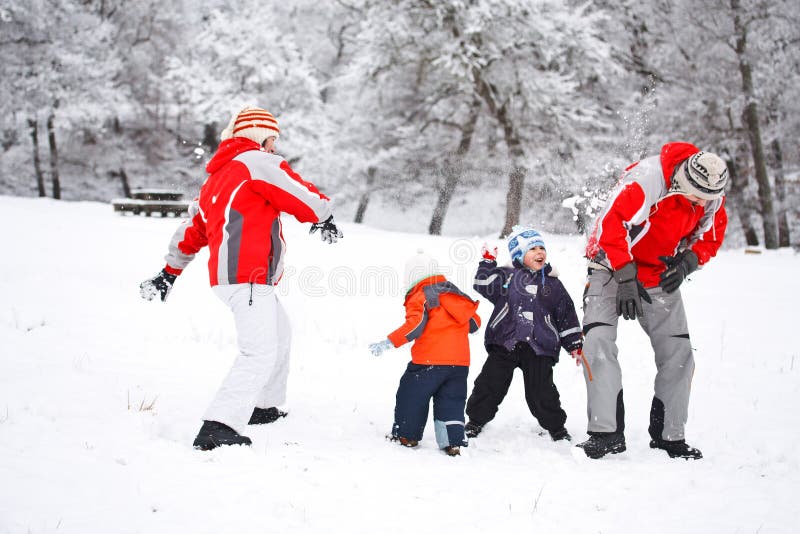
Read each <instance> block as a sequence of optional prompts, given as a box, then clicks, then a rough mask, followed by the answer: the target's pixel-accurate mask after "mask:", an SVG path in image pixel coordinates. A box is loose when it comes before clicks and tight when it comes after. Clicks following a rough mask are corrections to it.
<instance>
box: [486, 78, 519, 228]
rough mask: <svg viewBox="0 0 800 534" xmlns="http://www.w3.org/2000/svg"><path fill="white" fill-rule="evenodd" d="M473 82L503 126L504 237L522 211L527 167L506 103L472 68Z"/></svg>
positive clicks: (493, 115) (492, 113)
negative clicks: (505, 169)
mask: <svg viewBox="0 0 800 534" xmlns="http://www.w3.org/2000/svg"><path fill="white" fill-rule="evenodd" d="M473 82H474V83H475V85H476V87H475V88H476V90H477V93H478V95H479V96H480V97H481V98H482V99H483V101H484V102H485V103H486V107H487V108H488V109H489V113H490V114H491V115H492V117H494V119H495V120H497V122H498V123H499V124H500V126H501V127H502V128H503V139H504V140H505V142H506V148H507V149H508V155H509V158H510V160H511V170H510V171H509V173H508V192H507V193H506V220H505V223H504V224H503V230H502V231H501V232H500V237H501V238H504V237H505V236H507V235H508V234H510V233H511V229H512V228H513V227H514V225H515V224H517V223H519V216H520V213H521V211H522V190H523V187H524V186H525V176H526V175H527V174H528V169H527V167H525V165H524V164H523V163H522V161H523V159H524V157H525V151H524V150H523V148H522V141H521V140H520V138H519V134H518V133H517V130H516V128H515V127H514V121H513V120H512V118H511V117H510V116H509V114H508V105H507V104H503V105H502V106H500V105H498V104H497V100H496V99H495V91H494V88H493V87H492V86H491V85H490V84H488V83H487V82H486V81H485V80H484V79H483V77H482V76H481V73H480V72H478V71H477V70H473Z"/></svg>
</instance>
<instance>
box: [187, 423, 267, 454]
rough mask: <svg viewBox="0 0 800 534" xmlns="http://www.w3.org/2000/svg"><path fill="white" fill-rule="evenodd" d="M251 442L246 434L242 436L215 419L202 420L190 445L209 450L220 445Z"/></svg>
mask: <svg viewBox="0 0 800 534" xmlns="http://www.w3.org/2000/svg"><path fill="white" fill-rule="evenodd" d="M252 443H253V442H252V441H251V440H250V438H248V437H247V436H242V435H241V434H239V433H238V432H236V431H235V430H234V429H232V428H231V427H229V426H228V425H223V424H222V423H218V422H217V421H203V426H202V427H200V432H198V433H197V437H196V438H194V443H193V444H192V446H193V447H194V448H195V449H200V450H201V451H210V450H211V449H216V448H217V447H219V446H221V445H247V446H250V444H252Z"/></svg>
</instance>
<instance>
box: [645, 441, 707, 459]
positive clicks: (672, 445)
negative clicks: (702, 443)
mask: <svg viewBox="0 0 800 534" xmlns="http://www.w3.org/2000/svg"><path fill="white" fill-rule="evenodd" d="M650 448H651V449H661V450H663V451H667V454H669V457H670V458H684V459H686V460H699V459H700V458H702V457H703V453H702V452H700V449H695V448H694V447H690V446H689V445H687V444H686V440H683V439H679V440H677V441H667V440H665V439H651V440H650Z"/></svg>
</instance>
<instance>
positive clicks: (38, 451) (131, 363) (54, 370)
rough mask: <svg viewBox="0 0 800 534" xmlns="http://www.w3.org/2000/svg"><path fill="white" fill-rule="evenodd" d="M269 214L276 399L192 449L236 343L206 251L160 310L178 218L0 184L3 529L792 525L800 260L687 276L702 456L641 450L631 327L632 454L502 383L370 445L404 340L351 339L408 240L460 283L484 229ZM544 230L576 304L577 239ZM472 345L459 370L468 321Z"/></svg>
mask: <svg viewBox="0 0 800 534" xmlns="http://www.w3.org/2000/svg"><path fill="white" fill-rule="evenodd" d="M284 223H285V234H286V237H287V241H288V244H289V249H288V256H287V266H288V270H287V274H286V278H285V280H284V283H283V284H282V286H281V290H280V291H281V294H282V295H283V302H284V305H285V306H286V307H287V310H288V312H289V314H290V316H291V318H292V322H293V325H294V330H293V333H294V345H293V356H292V372H291V375H290V379H289V405H288V408H289V409H290V412H291V413H290V416H289V417H288V418H286V419H283V420H281V421H279V422H277V423H275V424H273V425H266V426H264V427H252V430H251V431H250V433H249V435H250V437H251V438H252V439H253V446H252V448H241V447H234V448H222V449H218V450H215V451H211V452H199V451H195V450H193V449H192V448H191V442H192V439H193V438H194V436H195V434H196V432H197V430H198V428H199V426H200V417H201V416H202V414H203V411H204V409H205V407H206V405H207V403H208V402H209V401H210V399H211V397H212V395H213V394H214V392H215V389H216V387H217V385H218V384H219V382H220V381H221V379H222V377H223V376H224V374H225V373H226V372H227V369H228V368H229V365H230V363H231V361H232V359H233V357H234V354H235V350H236V349H235V342H234V329H233V324H232V319H231V317H230V315H229V312H228V311H227V309H226V308H224V306H223V305H222V303H221V302H219V301H218V300H217V299H216V298H215V297H214V295H213V293H212V292H211V290H210V289H209V287H208V284H207V280H206V276H207V273H206V268H205V260H206V258H207V256H206V255H201V256H199V257H198V259H197V260H196V261H195V263H194V264H193V265H191V266H190V267H189V269H188V270H187V271H186V272H185V274H184V275H183V276H182V277H181V278H179V280H178V282H177V283H176V286H175V288H174V290H173V292H172V294H171V296H170V299H169V301H168V302H167V303H166V304H162V303H161V302H145V301H143V300H141V299H140V298H139V291H138V284H139V282H140V281H141V280H143V279H144V278H147V277H150V276H152V275H154V274H155V273H157V272H158V271H159V269H160V268H161V267H162V265H163V261H162V257H163V255H164V253H165V247H166V244H167V242H168V240H169V237H170V236H171V234H172V231H173V229H174V227H175V225H176V224H177V221H176V220H174V219H171V218H170V219H159V218H152V219H148V218H144V217H133V216H128V217H122V216H119V215H116V214H114V213H113V212H112V210H111V207H110V206H109V205H105V204H96V203H67V202H56V201H52V200H41V199H25V198H9V197H0V228H3V229H4V238H3V252H2V253H0V533H3V534H5V533H15V534H16V533H36V534H39V533H50V532H58V533H103V534H107V533H111V532H113V533H136V532H143V533H147V534H154V533H161V532H163V533H176V532H192V533H195V534H201V533H206V532H208V533H211V532H225V533H230V532H291V533H296V532H297V533H306V532H307V533H315V532H342V533H369V534H375V533H377V532H390V533H393V532H398V533H400V532H403V533H406V532H414V533H427V532H431V533H433V532H436V533H441V532H460V533H464V532H562V533H571V532H575V533H590V532H591V533H596V532H602V533H626V532H631V533H637V534H639V533H643V532H646V533H667V532H670V533H671V532H685V533H695V532H696V533H704V534H708V533H718V532H719V533H759V534H767V533H791V532H797V527H796V526H792V525H796V523H797V517H798V516H799V515H800V501H798V499H797V495H796V493H795V492H796V491H797V490H798V488H800V471H799V468H800V461H799V460H798V453H797V441H798V439H797V438H798V436H800V415H799V414H800V412H799V411H798V409H797V400H798V398H799V397H800V349H798V344H797V342H796V341H795V339H794V334H793V332H794V331H795V328H797V327H798V322H797V318H798V313H797V311H796V309H797V301H798V298H799V297H800V277H798V274H797V273H798V272H800V257H798V255H797V254H795V253H793V252H792V251H787V250H783V251H778V252H765V253H762V254H753V255H751V254H745V253H744V252H743V250H725V251H723V252H721V253H720V255H719V256H718V257H717V258H716V259H715V260H714V261H713V262H712V264H711V265H710V266H709V268H708V269H705V270H704V271H702V272H699V273H696V274H695V275H693V276H692V280H691V281H690V282H689V283H688V284H687V285H686V286H685V288H684V290H683V292H684V297H685V300H686V305H687V309H688V314H689V320H690V325H691V331H692V340H693V345H694V346H695V348H696V360H697V371H696V373H695V377H694V383H693V399H692V404H691V407H690V420H689V426H688V432H687V436H688V438H689V439H688V441H689V442H690V443H691V444H693V445H696V446H698V447H700V448H701V449H702V450H703V452H704V454H705V456H706V457H705V458H704V459H703V460H701V461H697V462H686V461H683V460H672V459H669V458H668V457H667V456H666V454H664V453H663V452H660V451H653V450H650V449H649V447H648V436H647V423H648V413H649V407H650V400H651V396H652V379H653V374H654V364H653V358H652V355H651V351H650V347H649V344H648V342H647V338H646V337H645V336H644V334H642V333H641V331H640V330H639V328H638V325H636V324H635V323H633V322H625V323H624V324H623V325H622V328H621V331H620V345H621V361H622V365H623V373H624V384H625V400H626V412H627V432H626V434H627V440H628V451H627V452H626V453H624V454H621V455H617V456H612V457H608V458H606V459H603V460H600V461H591V460H588V459H586V458H585V457H583V456H582V454H580V453H579V454H575V449H574V447H571V446H570V445H568V444H566V443H553V442H551V441H550V439H549V437H547V436H541V435H539V433H540V432H541V429H540V428H539V426H538V425H537V424H536V422H535V420H534V419H533V417H532V416H531V415H530V414H529V413H528V411H527V408H526V405H525V401H524V398H523V391H522V384H521V382H522V380H521V376H517V378H516V379H515V382H514V384H513V385H512V389H511V391H510V392H509V395H508V397H507V398H506V400H505V402H504V403H503V405H502V406H501V408H500V412H499V414H498V417H497V418H496V419H495V421H493V422H492V423H491V425H489V426H487V428H486V430H485V432H484V433H483V434H482V435H481V436H480V437H479V438H477V439H474V440H472V441H471V443H470V446H469V448H468V449H467V450H465V452H464V455H463V456H461V457H459V458H449V457H447V456H445V455H444V454H443V453H441V452H440V451H439V450H437V448H436V444H435V440H434V436H433V431H432V427H431V425H429V426H428V428H427V430H426V434H425V437H424V438H423V442H422V445H421V447H419V448H418V449H416V450H410V449H404V448H402V447H399V446H396V445H394V444H392V443H389V442H387V441H386V440H385V439H384V435H385V434H386V433H387V432H388V431H389V429H390V425H391V422H392V413H393V407H394V394H395V389H396V385H397V382H398V380H399V378H400V374H401V372H402V370H403V368H404V366H405V364H406V362H407V361H408V359H409V353H408V349H407V348H403V349H400V350H395V351H390V352H388V353H386V354H385V355H384V356H382V357H381V358H373V357H372V356H371V355H370V354H369V353H368V351H367V349H366V346H367V344H368V343H369V342H371V341H377V340H380V339H382V338H383V337H385V335H386V334H387V333H388V332H389V331H390V330H391V329H393V328H394V327H396V326H398V325H399V324H400V323H401V322H402V319H403V308H402V295H401V290H400V288H399V284H400V282H399V280H400V278H401V276H400V272H401V271H402V266H403V263H404V262H405V259H406V258H407V257H408V256H409V255H410V254H412V253H414V251H415V250H416V249H417V248H419V247H422V248H424V249H425V250H426V251H427V252H429V253H431V254H433V255H435V256H437V257H438V258H439V259H440V261H441V262H442V263H444V264H445V265H447V266H448V267H449V268H450V269H451V277H452V279H453V280H454V281H455V282H456V283H457V284H459V285H460V286H461V287H462V289H465V290H468V291H469V292H470V293H472V291H471V288H470V283H469V282H470V280H471V277H472V274H473V272H474V268H475V266H476V262H475V258H476V255H477V249H478V248H479V247H480V245H481V243H482V242H483V241H484V240H486V239H487V237H488V238H490V239H491V237H492V236H478V237H471V236H470V237H465V238H453V237H448V238H444V237H430V236H424V235H414V234H407V233H392V232H388V231H382V230H375V229H372V228H369V227H365V226H359V225H353V224H347V223H344V224H342V227H343V230H344V232H345V238H344V240H342V241H341V242H340V243H338V244H336V245H333V246H329V245H325V244H323V243H320V242H319V240H318V238H317V237H316V236H314V237H310V236H308V235H307V226H301V225H300V224H298V223H296V222H295V221H294V220H293V219H284ZM546 240H547V244H548V250H549V254H550V259H551V262H552V263H553V264H554V265H555V266H557V267H558V269H559V270H560V272H561V279H562V280H563V281H564V283H565V285H566V286H567V288H568V290H569V291H570V292H571V294H572V296H573V299H575V301H576V302H579V301H580V295H581V291H582V288H583V283H584V272H585V269H584V265H583V262H582V260H581V245H582V243H581V240H580V239H579V238H577V237H560V236H552V235H550V236H546ZM501 248H502V244H501ZM473 294H474V293H473ZM490 311H491V308H490V306H489V304H488V303H487V302H485V301H484V302H482V303H481V307H480V309H479V312H480V313H481V315H482V316H483V317H484V319H485V318H487V317H488V314H489V313H490ZM472 349H473V356H472V362H473V364H472V368H471V372H470V387H471V383H472V380H473V379H474V377H475V376H476V375H477V372H478V371H479V370H480V367H481V365H482V364H483V361H484V358H485V353H484V351H483V347H482V332H481V333H480V335H478V336H474V337H473V339H472ZM556 383H557V385H558V387H559V389H560V391H561V396H562V400H563V403H564V407H565V409H566V411H567V414H568V416H569V419H568V421H567V427H568V429H569V430H570V431H571V433H572V435H573V437H574V441H573V443H575V442H577V441H581V440H583V439H585V428H586V415H585V414H586V411H585V402H586V392H585V387H584V383H583V378H582V375H581V374H580V371H579V369H578V368H576V367H575V366H574V365H573V364H572V363H571V361H570V358H569V357H566V356H564V357H562V362H561V363H560V364H559V365H558V366H557V367H556Z"/></svg>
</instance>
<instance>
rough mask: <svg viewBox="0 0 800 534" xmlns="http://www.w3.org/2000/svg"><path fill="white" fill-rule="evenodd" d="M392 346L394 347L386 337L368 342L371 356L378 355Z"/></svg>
mask: <svg viewBox="0 0 800 534" xmlns="http://www.w3.org/2000/svg"><path fill="white" fill-rule="evenodd" d="M392 347H394V345H393V344H392V342H391V341H389V340H388V339H384V340H383V341H378V342H377V343H370V344H369V351H370V352H371V353H372V355H373V356H380V355H381V354H383V353H384V351H386V350H388V349H391V348H392Z"/></svg>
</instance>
